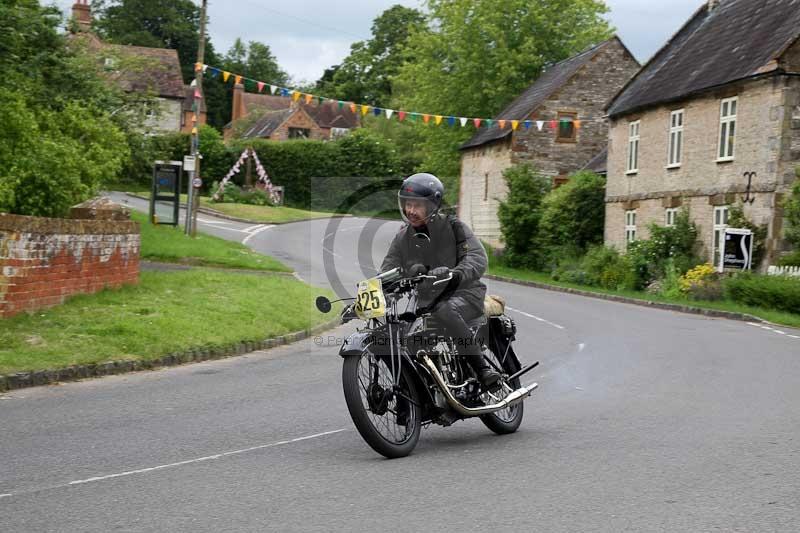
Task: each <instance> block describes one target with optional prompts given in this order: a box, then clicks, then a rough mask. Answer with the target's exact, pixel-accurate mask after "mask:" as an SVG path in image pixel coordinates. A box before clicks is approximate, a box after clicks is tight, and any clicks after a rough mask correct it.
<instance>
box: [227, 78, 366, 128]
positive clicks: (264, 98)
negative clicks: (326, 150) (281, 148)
mask: <svg viewBox="0 0 800 533" xmlns="http://www.w3.org/2000/svg"><path fill="white" fill-rule="evenodd" d="M300 111H302V112H300ZM309 120H310V122H309ZM359 124H360V121H359V118H358V114H357V113H354V112H353V111H352V110H351V109H350V107H349V106H342V107H341V108H340V107H339V105H338V103H337V102H334V101H325V102H323V103H321V104H320V103H317V102H314V101H312V102H311V103H306V102H293V101H292V99H291V98H288V97H285V96H275V95H271V94H254V93H248V92H245V88H244V85H242V84H236V85H235V86H234V88H233V106H232V109H231V122H230V123H229V124H228V125H226V126H225V128H224V133H223V135H224V137H225V140H229V139H232V138H242V139H272V140H278V141H283V140H287V139H296V138H304V139H319V140H327V139H332V138H336V137H338V136H339V135H344V134H346V133H347V132H348V131H350V130H351V129H353V128H357V127H358V126H359Z"/></svg>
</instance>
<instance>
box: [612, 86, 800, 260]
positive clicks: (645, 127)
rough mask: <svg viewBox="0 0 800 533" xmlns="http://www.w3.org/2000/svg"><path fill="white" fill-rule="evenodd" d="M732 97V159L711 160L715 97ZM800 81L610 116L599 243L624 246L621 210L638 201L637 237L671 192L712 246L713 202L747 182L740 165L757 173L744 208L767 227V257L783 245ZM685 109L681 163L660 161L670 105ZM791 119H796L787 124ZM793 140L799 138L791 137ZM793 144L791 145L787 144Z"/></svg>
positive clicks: (658, 218)
mask: <svg viewBox="0 0 800 533" xmlns="http://www.w3.org/2000/svg"><path fill="white" fill-rule="evenodd" d="M731 96H737V97H738V104H737V118H736V130H737V131H736V145H735V152H734V155H735V157H734V160H733V161H726V162H718V161H717V150H718V143H719V134H720V133H719V122H720V119H719V117H720V100H721V99H722V98H727V97H731ZM798 105H800V81H799V80H796V79H793V78H785V77H774V78H768V79H763V80H757V81H750V82H745V83H741V84H733V85H730V86H727V87H725V88H723V89H721V90H720V91H717V92H710V93H707V94H704V95H701V96H697V97H695V98H692V99H689V100H686V101H684V102H676V103H673V104H670V105H668V106H659V107H656V108H653V109H649V110H646V111H644V112H641V113H637V114H635V115H630V116H626V117H621V118H619V119H617V120H612V121H611V124H610V130H609V142H608V150H609V152H608V179H607V185H606V227H605V239H606V244H608V245H612V246H616V247H618V248H620V249H624V247H625V230H624V220H623V215H622V213H624V211H625V210H626V208H631V207H632V206H635V205H638V206H639V207H638V208H636V209H637V216H636V219H637V236H638V237H640V238H646V237H647V231H646V226H647V225H648V224H650V223H651V222H656V223H658V224H664V209H665V204H664V202H665V201H666V202H668V201H669V200H668V199H669V198H673V199H674V200H673V202H678V203H680V204H681V205H683V206H687V207H689V208H690V212H689V213H690V218H691V219H692V220H693V221H694V222H695V223H696V224H697V225H698V227H699V229H700V240H701V242H702V245H703V249H704V251H705V252H706V253H707V252H708V251H710V250H711V241H712V238H713V222H712V218H713V208H714V205H736V204H737V203H740V202H739V200H740V198H741V197H742V196H743V194H744V192H745V190H746V189H747V179H746V178H745V177H744V176H743V174H744V172H756V173H757V177H756V178H755V179H753V181H752V183H751V194H753V195H754V196H755V198H756V200H755V202H754V203H753V204H752V205H751V204H748V205H745V206H744V212H745V215H746V216H747V217H748V218H750V219H751V220H752V221H753V222H755V223H756V224H767V225H768V227H769V235H768V239H769V241H768V251H767V262H769V261H774V260H776V258H777V254H778V253H779V252H780V250H781V248H782V247H783V244H782V241H781V226H782V224H781V217H780V200H781V195H782V194H784V193H785V192H786V191H787V190H788V188H789V187H790V184H791V182H792V181H793V180H794V166H796V165H797V164H800V161H798V156H800V151H798V148H800V146H796V145H795V144H794V143H795V142H798V141H800V121H799V122H795V121H793V120H792V115H793V114H798V115H800V107H798ZM676 109H683V110H684V129H683V150H682V158H681V159H682V161H681V165H680V166H679V167H677V168H666V167H667V152H668V147H669V121H670V112H671V111H672V110H676ZM633 120H640V128H639V135H640V141H639V165H638V166H639V169H638V171H637V172H636V173H633V174H627V173H626V163H627V156H628V124H629V123H630V122H631V121H633ZM793 126H797V128H796V129H793ZM798 145H800V142H798ZM793 148H794V150H793Z"/></svg>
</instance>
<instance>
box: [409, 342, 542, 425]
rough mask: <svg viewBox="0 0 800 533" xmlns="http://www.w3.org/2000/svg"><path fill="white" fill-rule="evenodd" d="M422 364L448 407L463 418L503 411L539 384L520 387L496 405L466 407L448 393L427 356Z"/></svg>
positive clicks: (442, 379) (437, 371)
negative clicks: (437, 386)
mask: <svg viewBox="0 0 800 533" xmlns="http://www.w3.org/2000/svg"><path fill="white" fill-rule="evenodd" d="M422 362H423V363H425V366H426V367H427V369H428V371H429V372H430V373H431V376H433V379H434V380H435V381H436V384H437V385H439V388H440V389H441V391H442V394H444V397H445V400H447V403H448V404H450V407H452V408H453V409H455V410H456V412H458V413H459V414H461V415H464V416H480V415H488V414H489V413H494V412H495V411H499V410H501V409H505V408H506V407H509V406H512V405H514V404H517V403H519V402H521V401H522V400H524V399H525V398H527V397H528V396H530V394H531V392H533V390H534V389H536V388H537V387H538V386H539V384H538V383H531V384H530V385H528V386H527V387H521V388H519V389H517V390H515V391H512V392H511V393H509V395H508V396H506V397H505V398H503V399H502V400H500V401H499V402H497V403H493V404H490V405H484V406H483V407H467V406H465V405H464V404H462V403H461V402H459V401H458V400H456V399H455V397H454V396H453V394H452V393H451V392H450V388H449V387H448V386H447V384H446V383H445V382H444V378H443V377H442V374H441V373H440V372H439V369H438V368H436V365H435V364H433V361H431V359H430V357H428V356H427V355H423V356H422Z"/></svg>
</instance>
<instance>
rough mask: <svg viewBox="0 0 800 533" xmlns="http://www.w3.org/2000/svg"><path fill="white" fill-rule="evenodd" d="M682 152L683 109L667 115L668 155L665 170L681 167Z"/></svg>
mask: <svg viewBox="0 0 800 533" xmlns="http://www.w3.org/2000/svg"><path fill="white" fill-rule="evenodd" d="M682 151H683V109H677V110H675V111H673V112H672V113H670V114H669V153H668V154H667V168H674V167H679V166H681V160H682V159H681V153H682Z"/></svg>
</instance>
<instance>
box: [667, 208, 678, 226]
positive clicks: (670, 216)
mask: <svg viewBox="0 0 800 533" xmlns="http://www.w3.org/2000/svg"><path fill="white" fill-rule="evenodd" d="M664 213H665V217H666V220H665V225H666V226H667V227H668V228H671V227H673V226H674V225H675V221H676V220H677V219H678V208H677V207H668V208H667V209H666V210H665V212H664Z"/></svg>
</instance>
